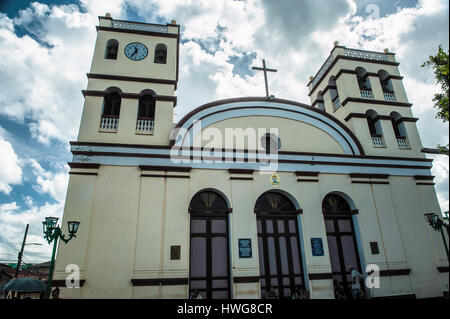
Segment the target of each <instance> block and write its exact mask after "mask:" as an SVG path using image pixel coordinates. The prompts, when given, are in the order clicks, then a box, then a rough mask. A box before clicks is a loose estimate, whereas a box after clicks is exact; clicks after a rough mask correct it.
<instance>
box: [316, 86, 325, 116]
mask: <svg viewBox="0 0 450 319" xmlns="http://www.w3.org/2000/svg"><path fill="white" fill-rule="evenodd" d="M317 108H318V109H319V110H322V111H324V112H325V111H326V110H325V103H324V101H323V93H322V91H319V93H317Z"/></svg>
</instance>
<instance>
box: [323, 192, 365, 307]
mask: <svg viewBox="0 0 450 319" xmlns="http://www.w3.org/2000/svg"><path fill="white" fill-rule="evenodd" d="M322 211H323V214H324V219H325V228H326V231H327V241H328V250H329V253H330V260H331V269H332V272H333V280H337V282H338V283H339V284H342V288H343V289H344V291H345V294H346V296H347V298H351V286H352V283H351V275H350V271H349V270H348V267H349V266H350V265H352V266H353V267H354V268H355V269H356V270H358V271H359V272H360V273H362V272H361V262H360V259H359V253H358V248H357V247H358V246H357V242H356V235H355V226H354V224H353V211H352V209H351V207H350V204H349V202H348V201H347V200H346V199H345V198H344V196H342V195H340V194H336V193H330V194H328V195H327V196H325V198H324V199H323V202H322ZM361 287H364V286H363V285H361Z"/></svg>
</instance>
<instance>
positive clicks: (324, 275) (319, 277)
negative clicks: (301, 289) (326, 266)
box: [308, 272, 333, 280]
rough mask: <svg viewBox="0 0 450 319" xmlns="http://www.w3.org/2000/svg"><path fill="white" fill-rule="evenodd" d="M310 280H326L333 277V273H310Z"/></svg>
mask: <svg viewBox="0 0 450 319" xmlns="http://www.w3.org/2000/svg"><path fill="white" fill-rule="evenodd" d="M308 278H309V280H326V279H333V273H331V272H330V273H328V272H326V273H310V274H308Z"/></svg>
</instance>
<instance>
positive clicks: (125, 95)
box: [81, 90, 177, 107]
mask: <svg viewBox="0 0 450 319" xmlns="http://www.w3.org/2000/svg"><path fill="white" fill-rule="evenodd" d="M81 93H83V96H84V97H86V96H95V97H104V96H105V94H106V91H99V90H81ZM119 95H120V97H121V98H123V99H136V100H137V99H139V98H140V97H141V94H139V93H123V92H119ZM153 98H154V99H155V101H166V102H173V103H174V104H173V105H174V107H175V106H176V105H177V97H176V96H170V95H153Z"/></svg>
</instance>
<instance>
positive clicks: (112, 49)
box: [105, 39, 119, 60]
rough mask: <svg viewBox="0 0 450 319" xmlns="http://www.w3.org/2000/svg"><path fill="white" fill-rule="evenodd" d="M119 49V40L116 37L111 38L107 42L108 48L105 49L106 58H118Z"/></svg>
mask: <svg viewBox="0 0 450 319" xmlns="http://www.w3.org/2000/svg"><path fill="white" fill-rule="evenodd" d="M118 50H119V41H117V40H116V39H109V40H108V42H106V49H105V59H113V60H116V59H117V52H118Z"/></svg>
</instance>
